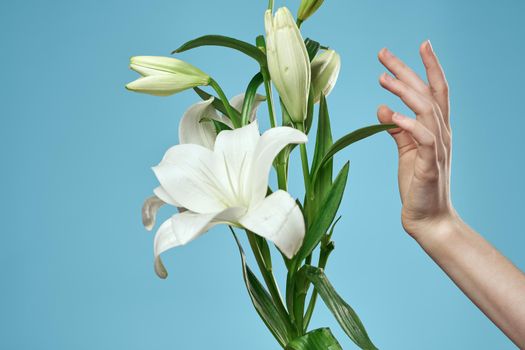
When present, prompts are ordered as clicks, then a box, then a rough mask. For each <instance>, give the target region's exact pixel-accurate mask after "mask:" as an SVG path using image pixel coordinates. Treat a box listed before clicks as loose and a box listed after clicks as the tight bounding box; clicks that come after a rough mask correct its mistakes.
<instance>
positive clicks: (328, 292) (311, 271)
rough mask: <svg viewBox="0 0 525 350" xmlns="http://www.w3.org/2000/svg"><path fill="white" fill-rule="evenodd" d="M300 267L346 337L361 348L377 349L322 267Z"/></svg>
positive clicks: (367, 349)
mask: <svg viewBox="0 0 525 350" xmlns="http://www.w3.org/2000/svg"><path fill="white" fill-rule="evenodd" d="M302 269H304V271H305V273H306V277H307V278H308V279H309V280H310V282H312V284H313V285H314V287H315V290H316V291H317V293H319V295H320V296H321V298H322V299H323V301H324V302H325V304H326V306H327V307H328V309H330V311H331V312H332V314H333V315H334V316H335V318H336V320H337V322H339V325H341V328H343V330H344V331H345V333H346V334H347V335H348V337H350V339H352V341H353V342H354V343H356V344H357V346H359V347H360V348H361V349H366V350H377V348H376V347H375V346H374V344H373V343H372V341H371V340H370V338H369V337H368V334H367V333H366V330H365V327H364V326H363V323H362V322H361V320H360V319H359V317H358V316H357V314H356V313H355V311H354V309H352V307H350V305H348V304H347V303H346V302H345V301H344V300H343V299H342V298H341V297H340V296H339V294H337V292H336V291H335V289H334V287H333V286H332V284H331V283H330V281H329V280H328V278H327V277H326V275H325V274H324V272H323V269H320V268H317V267H314V266H310V265H305V266H304V267H303V268H302Z"/></svg>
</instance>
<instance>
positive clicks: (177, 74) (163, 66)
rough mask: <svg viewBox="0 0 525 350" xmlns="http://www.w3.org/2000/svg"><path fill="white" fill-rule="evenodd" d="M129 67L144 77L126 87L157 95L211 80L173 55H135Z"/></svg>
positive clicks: (167, 93) (174, 91)
mask: <svg viewBox="0 0 525 350" xmlns="http://www.w3.org/2000/svg"><path fill="white" fill-rule="evenodd" d="M129 67H130V68H131V69H132V70H134V71H135V72H137V73H139V74H140V75H142V77H141V78H139V79H137V80H135V81H133V82H131V83H129V84H128V85H126V89H128V90H131V91H135V92H142V93H145V94H150V95H156V96H169V95H173V94H175V93H177V92H181V91H183V90H186V89H190V88H193V87H196V86H202V85H208V84H209V83H210V80H211V78H210V76H208V75H207V74H206V73H204V72H203V71H201V70H200V69H198V68H196V67H195V66H192V65H191V64H189V63H187V62H184V61H181V60H178V59H176V58H171V57H162V56H135V57H131V62H130V65H129Z"/></svg>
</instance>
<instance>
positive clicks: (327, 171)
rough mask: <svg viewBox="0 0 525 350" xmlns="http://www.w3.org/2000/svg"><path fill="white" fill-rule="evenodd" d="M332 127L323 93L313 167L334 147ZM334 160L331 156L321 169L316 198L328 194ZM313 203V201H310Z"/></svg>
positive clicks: (316, 187)
mask: <svg viewBox="0 0 525 350" xmlns="http://www.w3.org/2000/svg"><path fill="white" fill-rule="evenodd" d="M332 144H333V140H332V128H331V126H330V115H329V114H328V105H327V103H326V97H325V96H324V95H323V94H321V101H320V103H319V118H318V123H317V136H316V140H315V151H314V159H313V161H312V169H316V168H318V167H319V166H320V164H321V161H322V160H323V157H324V156H325V155H326V154H327V153H328V150H329V149H330V147H332ZM332 172H333V160H332V158H330V159H329V160H328V161H327V162H326V164H324V165H323V167H322V168H320V169H319V174H318V176H317V181H316V182H315V183H314V184H313V186H314V191H315V198H316V200H317V201H318V202H319V201H322V200H323V199H324V196H325V195H326V191H328V189H329V188H330V186H331V185H332ZM310 204H311V203H310Z"/></svg>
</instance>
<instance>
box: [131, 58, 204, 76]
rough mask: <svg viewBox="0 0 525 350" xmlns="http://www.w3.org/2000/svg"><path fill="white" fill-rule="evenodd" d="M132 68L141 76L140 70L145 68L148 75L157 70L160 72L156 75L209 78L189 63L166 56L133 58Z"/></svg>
mask: <svg viewBox="0 0 525 350" xmlns="http://www.w3.org/2000/svg"><path fill="white" fill-rule="evenodd" d="M141 67H142V68H141ZM130 68H131V69H133V70H134V71H136V72H138V73H139V74H142V73H141V72H140V71H139V70H142V69H144V68H145V69H147V71H146V72H148V73H149V72H150V71H151V70H155V71H157V72H158V73H156V74H160V73H161V72H165V73H168V74H187V75H194V76H201V77H205V78H207V77H208V75H207V74H206V73H204V72H203V71H201V70H200V69H199V68H197V67H195V66H193V65H191V64H189V63H188V62H185V61H182V60H179V59H177V58H173V57H165V56H133V57H131V60H130ZM147 75H149V74H147Z"/></svg>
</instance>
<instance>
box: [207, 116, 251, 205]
mask: <svg viewBox="0 0 525 350" xmlns="http://www.w3.org/2000/svg"><path fill="white" fill-rule="evenodd" d="M259 138H260V135H259V127H258V125H257V121H253V122H252V123H250V124H249V125H247V126H244V127H242V128H238V129H234V130H224V131H222V132H220V133H219V135H218V136H217V140H216V141H215V148H214V152H215V154H216V155H217V156H218V158H219V159H221V160H222V161H223V164H224V165H225V168H226V177H225V178H223V179H222V180H223V185H224V189H225V191H226V192H228V193H229V197H230V198H231V199H232V201H231V202H230V205H239V206H248V204H249V203H248V199H249V197H247V195H249V193H247V184H248V183H249V182H251V179H250V176H249V171H250V167H251V162H252V158H253V155H254V151H255V148H256V146H257V143H258V141H259Z"/></svg>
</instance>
